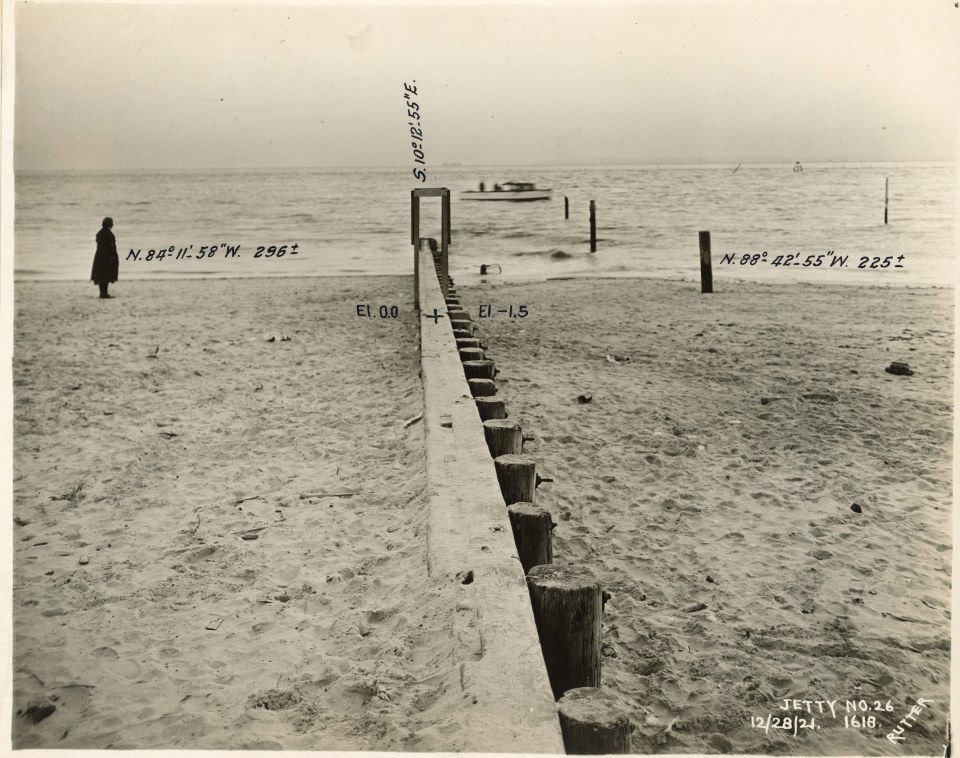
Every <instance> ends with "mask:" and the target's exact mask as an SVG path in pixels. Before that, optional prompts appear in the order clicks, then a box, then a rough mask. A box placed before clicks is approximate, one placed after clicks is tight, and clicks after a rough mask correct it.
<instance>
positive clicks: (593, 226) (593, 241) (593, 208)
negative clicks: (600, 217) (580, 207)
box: [590, 200, 597, 253]
mask: <svg viewBox="0 0 960 758" xmlns="http://www.w3.org/2000/svg"><path fill="white" fill-rule="evenodd" d="M590 252H591V253H595V252H597V204H596V203H595V202H593V200H591V201H590Z"/></svg>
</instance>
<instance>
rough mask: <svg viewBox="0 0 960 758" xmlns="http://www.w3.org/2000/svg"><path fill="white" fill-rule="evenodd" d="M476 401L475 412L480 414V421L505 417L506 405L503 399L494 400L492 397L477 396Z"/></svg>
mask: <svg viewBox="0 0 960 758" xmlns="http://www.w3.org/2000/svg"><path fill="white" fill-rule="evenodd" d="M476 403H477V412H478V413H479V414H480V420H481V421H488V420H489V419H492V418H506V417H507V406H506V405H505V404H504V402H503V400H496V399H494V398H492V397H478V398H477V399H476Z"/></svg>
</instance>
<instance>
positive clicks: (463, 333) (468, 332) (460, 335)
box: [453, 327, 473, 339]
mask: <svg viewBox="0 0 960 758" xmlns="http://www.w3.org/2000/svg"><path fill="white" fill-rule="evenodd" d="M453 336H454V337H456V338H457V339H473V329H458V328H457V327H453Z"/></svg>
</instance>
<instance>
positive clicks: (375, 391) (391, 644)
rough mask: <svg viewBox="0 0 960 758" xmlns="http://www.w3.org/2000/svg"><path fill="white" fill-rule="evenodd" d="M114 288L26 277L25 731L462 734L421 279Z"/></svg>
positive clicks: (134, 739)
mask: <svg viewBox="0 0 960 758" xmlns="http://www.w3.org/2000/svg"><path fill="white" fill-rule="evenodd" d="M115 291H116V294H117V297H116V299H114V300H111V301H106V302H104V301H100V300H98V299H97V298H96V289H95V288H94V287H92V286H89V285H87V286H84V285H80V284H76V283H62V284H61V283H47V284H26V283H24V284H18V285H17V288H16V298H17V300H16V343H15V350H16V352H15V363H16V368H15V382H14V383H15V387H14V390H15V398H16V399H15V403H16V410H15V415H16V419H15V458H14V465H15V482H14V488H15V507H14V517H15V525H14V527H13V528H14V540H15V554H14V556H13V563H14V596H13V615H14V652H13V661H14V662H13V670H14V687H15V691H14V709H15V710H19V711H22V712H23V715H19V716H17V717H15V718H14V725H13V740H14V745H15V747H18V748H40V747H45V748H54V747H55V748H106V747H112V748H203V749H231V748H232V749H240V748H247V749H250V748H284V749H300V750H317V749H326V750H332V749H337V750H370V749H409V750H416V749H438V747H441V746H450V745H455V744H456V743H455V740H454V739H450V738H449V737H448V736H446V734H439V736H436V738H434V735H435V732H434V729H436V728H437V726H436V725H437V724H439V725H440V728H442V729H443V730H444V732H446V733H449V732H450V731H453V732H454V733H455V732H456V724H457V719H458V716H457V715H456V713H452V714H451V713H448V712H447V711H446V710H445V709H447V708H449V707H451V706H450V705H449V704H448V703H447V702H446V701H445V700H444V693H445V692H447V691H448V689H449V688H448V683H449V682H448V680H449V678H450V677H455V676H456V667H457V664H456V643H455V640H454V637H453V634H452V633H451V632H450V626H451V624H450V616H451V614H452V613H453V605H454V603H453V602H452V601H451V600H450V598H449V597H448V596H447V595H445V593H448V592H449V591H450V590H448V589H447V588H445V587H440V586H436V585H435V584H431V582H430V581H429V580H428V579H427V575H426V570H425V560H426V559H425V545H424V535H423V534H422V530H423V525H424V522H425V514H424V513H423V510H424V509H423V504H424V498H423V487H424V467H423V430H422V425H421V424H416V423H415V424H412V425H410V426H409V427H406V428H405V427H404V421H405V420H407V419H410V418H411V417H413V416H415V415H417V414H418V413H420V412H421V410H422V402H423V395H422V389H421V387H420V384H419V379H418V370H419V363H418V356H417V350H416V319H415V317H414V315H413V314H412V311H411V304H412V289H411V283H410V279H409V278H401V277H396V278H385V277H366V278H362V279H360V278H352V279H351V278H342V279H307V280H290V279H287V280H280V279H274V280H266V279H260V280H255V279H249V280H215V281H207V282H202V281H180V282H120V283H119V284H118V285H116V287H115ZM358 303H371V304H373V309H374V313H377V309H378V306H379V305H380V304H386V305H388V306H390V305H397V306H398V309H399V311H400V318H399V319H397V320H393V319H387V320H381V319H379V318H359V317H358V316H357V314H356V305H357V304H358ZM271 337H275V339H274V340H273V341H269V338H271ZM284 337H288V338H289V339H284ZM449 692H450V693H452V692H453V691H452V690H449ZM450 697H451V698H452V700H451V702H452V703H453V704H455V705H457V706H458V707H459V704H458V702H457V699H456V697H454V696H453V695H452V694H451V695H450ZM49 705H54V706H55V707H56V710H55V711H54V712H53V713H52V715H49V716H48V717H47V718H45V719H43V720H42V721H39V722H38V723H32V720H31V718H29V714H28V713H26V711H27V709H28V708H29V707H30V706H35V708H34V711H33V712H34V713H38V711H37V708H43V707H45V706H49ZM430 714H432V715H430Z"/></svg>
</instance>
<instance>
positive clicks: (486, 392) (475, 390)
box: [467, 379, 497, 397]
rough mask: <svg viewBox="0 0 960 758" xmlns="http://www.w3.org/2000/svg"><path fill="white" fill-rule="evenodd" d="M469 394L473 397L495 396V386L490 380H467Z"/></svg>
mask: <svg viewBox="0 0 960 758" xmlns="http://www.w3.org/2000/svg"><path fill="white" fill-rule="evenodd" d="M467 384H468V385H470V394H471V395H473V396H474V397H490V396H491V395H496V394H497V385H496V384H494V383H493V380H492V379H467Z"/></svg>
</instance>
